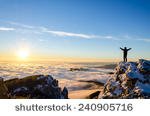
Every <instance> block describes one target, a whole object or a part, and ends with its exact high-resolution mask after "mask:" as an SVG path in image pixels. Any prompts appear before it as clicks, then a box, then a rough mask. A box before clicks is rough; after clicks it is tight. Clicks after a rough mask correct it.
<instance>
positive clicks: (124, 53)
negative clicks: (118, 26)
mask: <svg viewBox="0 0 150 116" xmlns="http://www.w3.org/2000/svg"><path fill="white" fill-rule="evenodd" d="M120 49H121V50H122V51H123V61H124V62H127V54H128V51H129V50H131V48H129V49H127V47H124V49H123V48H121V47H120Z"/></svg>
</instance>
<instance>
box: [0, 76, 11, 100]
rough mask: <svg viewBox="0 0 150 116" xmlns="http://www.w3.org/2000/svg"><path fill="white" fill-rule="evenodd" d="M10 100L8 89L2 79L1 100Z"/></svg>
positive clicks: (0, 81) (0, 87) (0, 82)
mask: <svg viewBox="0 0 150 116" xmlns="http://www.w3.org/2000/svg"><path fill="white" fill-rule="evenodd" d="M7 98H9V95H8V89H7V87H6V85H5V83H4V80H3V78H1V77H0V99H7Z"/></svg>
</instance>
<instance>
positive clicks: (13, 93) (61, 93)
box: [0, 75, 68, 99]
mask: <svg viewBox="0 0 150 116" xmlns="http://www.w3.org/2000/svg"><path fill="white" fill-rule="evenodd" d="M0 85H1V86H0V90H1V91H3V92H0V93H3V94H2V95H1V94H0V98H11V99H12V98H14V99H19V98H24V99H67V98H68V90H67V88H66V87H64V88H63V89H61V88H60V87H59V85H58V80H56V79H54V78H53V77H52V76H50V75H46V76H45V75H34V76H29V77H25V78H23V79H11V80H7V81H3V79H2V78H0Z"/></svg>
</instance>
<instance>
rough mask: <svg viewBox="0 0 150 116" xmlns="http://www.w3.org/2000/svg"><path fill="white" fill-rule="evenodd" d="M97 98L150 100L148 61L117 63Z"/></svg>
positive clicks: (149, 65) (149, 62)
mask: <svg viewBox="0 0 150 116" xmlns="http://www.w3.org/2000/svg"><path fill="white" fill-rule="evenodd" d="M99 98H100V99H101V98H102V99H134V98H135V99H138V98H140V99H142V98H145V99H146V98H150V61H148V60H144V59H140V60H139V61H138V62H119V64H118V65H117V67H116V68H115V73H114V75H113V77H112V78H111V79H109V80H108V81H107V83H106V84H105V86H104V89H103V91H102V92H101V93H100V94H99Z"/></svg>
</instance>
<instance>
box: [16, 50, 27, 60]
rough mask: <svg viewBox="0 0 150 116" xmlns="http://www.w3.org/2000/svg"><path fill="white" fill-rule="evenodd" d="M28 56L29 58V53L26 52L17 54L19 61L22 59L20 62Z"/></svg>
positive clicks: (21, 51) (22, 51)
mask: <svg viewBox="0 0 150 116" xmlns="http://www.w3.org/2000/svg"><path fill="white" fill-rule="evenodd" d="M28 56H29V52H28V51H27V50H20V51H19V52H18V57H19V58H20V59H22V60H25V59H27V58H28Z"/></svg>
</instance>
